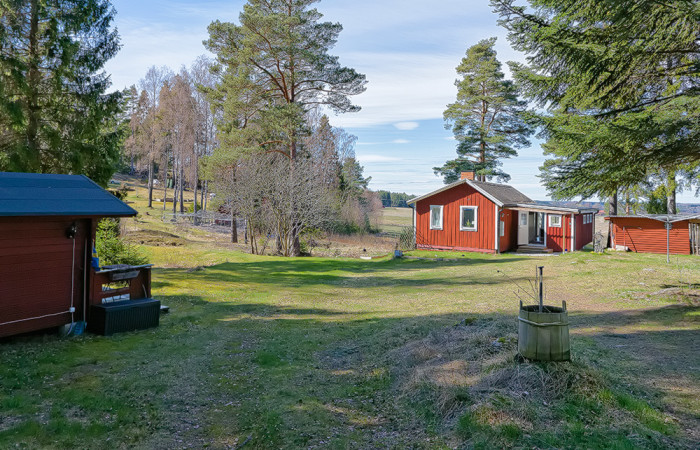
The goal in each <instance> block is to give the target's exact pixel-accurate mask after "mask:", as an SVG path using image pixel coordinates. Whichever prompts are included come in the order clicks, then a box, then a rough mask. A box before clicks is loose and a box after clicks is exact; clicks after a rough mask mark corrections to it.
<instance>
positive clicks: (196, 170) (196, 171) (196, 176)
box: [193, 152, 199, 214]
mask: <svg viewBox="0 0 700 450" xmlns="http://www.w3.org/2000/svg"><path fill="white" fill-rule="evenodd" d="M198 184H199V163H198V158H197V153H196V152H195V156H194V196H193V199H194V203H193V211H194V213H195V214H197V187H198V186H197V185H198Z"/></svg>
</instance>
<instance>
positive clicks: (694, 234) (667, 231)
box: [605, 214, 700, 255]
mask: <svg viewBox="0 0 700 450" xmlns="http://www.w3.org/2000/svg"><path fill="white" fill-rule="evenodd" d="M605 220H609V221H610V239H611V240H610V242H611V247H612V248H617V249H620V250H630V251H633V252H640V253H667V252H668V253H669V254H673V255H689V254H695V255H698V254H700V214H675V215H666V214H649V215H644V216H626V215H623V216H609V217H606V218H605Z"/></svg>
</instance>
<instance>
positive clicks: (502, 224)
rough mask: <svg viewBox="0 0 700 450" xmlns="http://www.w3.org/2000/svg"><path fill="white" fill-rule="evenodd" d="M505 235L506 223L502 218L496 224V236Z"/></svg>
mask: <svg viewBox="0 0 700 450" xmlns="http://www.w3.org/2000/svg"><path fill="white" fill-rule="evenodd" d="M505 235H506V223H505V222H504V221H502V220H500V221H499V224H498V236H499V237H503V236H505Z"/></svg>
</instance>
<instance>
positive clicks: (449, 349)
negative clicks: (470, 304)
mask: <svg viewBox="0 0 700 450" xmlns="http://www.w3.org/2000/svg"><path fill="white" fill-rule="evenodd" d="M515 330H516V327H515V326H514V323H513V321H511V320H508V319H505V318H501V317H499V318H495V319H489V318H486V319H483V318H482V319H476V320H469V319H467V320H465V321H462V322H461V323H460V324H458V325H455V326H453V327H449V328H443V329H440V330H435V331H433V332H431V333H430V335H429V336H427V337H426V338H424V339H420V340H416V341H412V342H409V343H407V344H406V345H404V346H403V347H401V348H399V349H397V350H395V351H393V352H391V353H390V354H389V355H388V358H389V360H390V361H392V362H393V373H394V376H395V380H396V384H395V389H396V390H397V391H398V392H399V395H400V397H401V398H402V400H403V401H406V402H407V403H409V404H412V405H413V407H415V408H417V409H418V410H419V411H422V414H423V418H424V419H426V420H427V422H428V423H429V424H431V425H432V427H433V429H434V431H435V432H436V433H445V434H448V435H451V436H452V438H451V441H449V442H450V444H451V445H455V446H464V445H467V446H469V447H472V446H473V447H477V448H478V447H493V446H496V447H510V446H514V445H516V443H517V445H524V446H526V447H528V446H535V447H550V446H559V445H561V443H562V442H566V443H568V444H570V445H573V446H576V447H578V446H580V447H586V448H606V447H607V448H615V447H617V448H658V447H665V446H667V445H671V444H673V445H675V446H680V447H683V446H686V447H688V448H690V447H691V443H689V442H685V441H679V440H678V439H677V438H678V428H679V427H678V424H677V419H675V418H674V417H672V416H670V415H668V414H667V413H665V412H664V411H661V410H659V409H656V408H654V407H652V406H651V405H650V404H649V403H648V402H646V401H645V400H643V398H644V397H642V399H640V398H639V396H634V397H633V396H631V395H629V394H627V393H625V392H624V389H622V387H621V386H617V385H616V384H615V382H614V380H609V379H608V378H607V377H606V375H605V374H604V373H603V372H601V371H599V370H597V369H596V368H595V367H594V364H592V363H591V362H589V361H586V360H585V359H583V358H579V359H575V360H574V361H572V362H565V363H546V364H545V363H531V362H526V361H523V360H522V358H520V357H519V356H518V355H517V335H516V334H515V333H514V331H515ZM567 446H568V445H567Z"/></svg>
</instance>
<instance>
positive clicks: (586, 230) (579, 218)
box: [576, 214, 595, 250]
mask: <svg viewBox="0 0 700 450" xmlns="http://www.w3.org/2000/svg"><path fill="white" fill-rule="evenodd" d="M585 216H588V217H590V222H589V223H583V222H584V217H585ZM594 221H595V216H594V215H593V214H577V215H576V250H581V249H582V248H583V247H584V246H585V245H587V244H589V243H591V242H593V222H594Z"/></svg>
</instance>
